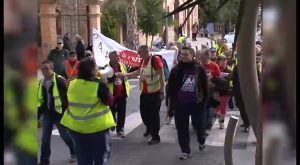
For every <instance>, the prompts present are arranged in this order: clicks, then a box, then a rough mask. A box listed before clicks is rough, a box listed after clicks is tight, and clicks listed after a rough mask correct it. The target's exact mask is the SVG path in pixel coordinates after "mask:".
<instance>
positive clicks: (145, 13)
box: [138, 0, 163, 45]
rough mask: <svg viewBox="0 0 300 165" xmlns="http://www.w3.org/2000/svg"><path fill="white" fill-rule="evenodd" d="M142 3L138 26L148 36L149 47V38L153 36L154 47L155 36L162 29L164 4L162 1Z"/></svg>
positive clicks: (143, 0)
mask: <svg viewBox="0 0 300 165" xmlns="http://www.w3.org/2000/svg"><path fill="white" fill-rule="evenodd" d="M140 3H141V4H140V5H141V7H142V10H140V11H139V13H138V18H139V21H138V26H139V28H140V29H141V30H142V32H143V33H144V34H145V35H146V45H148V36H149V35H151V36H152V38H151V45H152V42H153V38H154V36H155V35H156V34H157V33H159V31H160V29H161V27H162V20H161V16H162V13H163V10H162V4H161V1H160V0H141V1H140Z"/></svg>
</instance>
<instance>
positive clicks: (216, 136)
mask: <svg viewBox="0 0 300 165" xmlns="http://www.w3.org/2000/svg"><path fill="white" fill-rule="evenodd" d="M229 118H230V117H229V116H226V117H225V121H224V129H219V120H218V119H217V120H215V122H214V124H213V127H212V129H211V130H210V131H209V132H208V133H209V136H208V137H207V138H206V141H205V144H206V145H209V146H224V142H225V134H226V128H227V125H228V122H229Z"/></svg>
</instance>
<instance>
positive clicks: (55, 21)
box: [38, 0, 198, 62]
mask: <svg viewBox="0 0 300 165" xmlns="http://www.w3.org/2000/svg"><path fill="white" fill-rule="evenodd" d="M162 1H163V2H162V5H163V8H164V9H165V11H168V12H171V11H173V10H174V9H175V8H176V7H178V6H179V5H180V4H182V3H184V1H185V0H162ZM102 4H103V0H39V10H38V13H39V30H40V33H39V42H38V43H39V44H38V45H39V54H40V55H39V62H41V61H42V60H44V59H46V57H47V55H48V53H49V51H50V50H51V49H53V48H55V46H56V41H57V39H58V38H62V37H63V35H64V34H65V33H70V34H71V36H75V35H76V34H79V35H80V36H81V37H82V38H83V40H84V42H85V43H86V44H87V43H88V42H89V41H90V38H91V31H92V28H93V27H94V28H96V29H97V30H98V31H101V25H100V24H101V22H100V18H101V5H102ZM189 10H190V9H187V10H185V11H182V12H180V13H178V14H176V15H174V16H172V17H173V20H174V21H173V23H172V25H171V26H168V27H167V30H166V32H165V29H166V27H165V26H163V27H162V29H161V33H160V34H158V35H157V36H155V37H154V40H155V39H157V38H158V37H160V38H163V36H164V33H166V34H165V35H166V36H167V37H166V38H167V42H170V41H175V40H176V33H175V30H174V29H175V28H177V27H178V26H179V25H180V24H183V22H184V20H185V18H186V17H187V15H188V13H189ZM194 22H198V6H196V7H195V9H194V10H193V12H192V13H191V15H190V17H189V19H188V20H187V21H186V23H185V24H184V26H183V28H182V31H183V34H185V35H186V36H188V37H190V38H191V36H192V24H193V23H194ZM125 33H126V27H125V28H124V27H122V28H121V30H120V34H119V35H120V37H119V38H120V43H121V44H122V43H123V41H125V40H126V34H125ZM150 42H151V37H149V38H148V43H150ZM145 43H146V36H145V35H144V34H143V33H142V32H141V30H139V44H145ZM73 45H74V46H75V41H74V44H73ZM73 48H74V47H73Z"/></svg>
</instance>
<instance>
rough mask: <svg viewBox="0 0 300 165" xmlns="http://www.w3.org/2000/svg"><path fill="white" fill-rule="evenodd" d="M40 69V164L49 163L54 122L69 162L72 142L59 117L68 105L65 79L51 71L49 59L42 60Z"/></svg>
mask: <svg viewBox="0 0 300 165" xmlns="http://www.w3.org/2000/svg"><path fill="white" fill-rule="evenodd" d="M41 70H42V74H43V76H44V78H42V79H41V80H40V81H39V83H38V97H37V98H38V101H39V102H40V104H39V107H38V113H39V114H38V116H39V117H41V116H43V121H42V129H43V134H42V142H41V143H42V144H41V155H40V164H43V165H44V164H49V159H50V154H51V147H50V141H51V134H52V129H53V125H54V124H55V125H56V127H57V129H58V131H59V134H60V136H61V138H62V139H63V140H64V142H65V143H66V145H67V146H68V148H69V151H70V154H71V158H70V162H74V161H75V160H76V156H75V154H76V153H75V147H74V142H73V140H72V138H71V135H70V133H69V131H68V130H67V129H66V128H65V127H63V126H62V125H61V124H60V119H61V117H62V115H63V113H64V111H65V110H66V108H67V107H68V98H67V84H66V80H65V79H64V78H63V77H62V76H60V75H58V74H56V73H55V72H54V71H53V63H52V62H51V61H50V60H45V61H43V62H42V65H41Z"/></svg>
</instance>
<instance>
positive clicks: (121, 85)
mask: <svg viewBox="0 0 300 165" xmlns="http://www.w3.org/2000/svg"><path fill="white" fill-rule="evenodd" d="M109 59H110V62H109V65H110V66H111V67H112V68H113V70H114V73H116V72H121V73H126V72H127V71H126V67H125V65H124V64H122V63H120V62H119V55H118V52H117V51H112V52H110V53H109ZM108 87H109V90H110V92H111V93H113V96H114V103H113V105H112V106H110V109H111V111H112V114H113V117H114V120H115V122H116V123H117V127H116V128H117V130H116V131H117V136H118V137H121V138H124V137H125V135H124V124H125V118H126V98H127V97H128V96H129V81H128V80H127V79H121V78H118V77H116V76H113V77H112V78H108ZM116 115H117V116H116ZM114 130H115V128H113V129H112V131H114Z"/></svg>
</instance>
